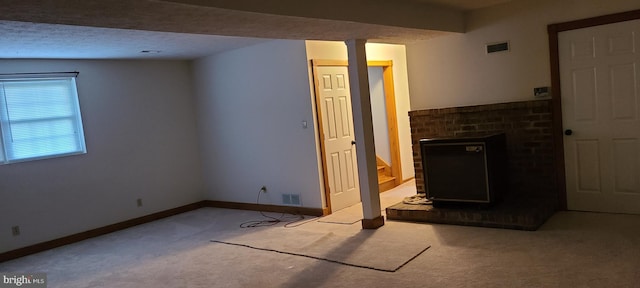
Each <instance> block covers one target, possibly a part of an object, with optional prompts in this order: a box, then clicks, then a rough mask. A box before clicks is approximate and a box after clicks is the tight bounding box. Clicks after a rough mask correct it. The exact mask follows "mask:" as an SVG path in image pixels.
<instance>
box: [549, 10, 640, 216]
mask: <svg viewBox="0 0 640 288" xmlns="http://www.w3.org/2000/svg"><path fill="white" fill-rule="evenodd" d="M637 19H640V10H632V11H628V12H622V13H616V14H609V15H603V16H598V17H592V18H586V19H581V20H575V21H569V22H562V23H556V24H550V25H548V26H547V32H548V33H549V60H550V64H551V65H550V66H551V97H552V98H551V99H552V107H553V108H552V109H553V110H552V132H553V147H554V150H555V166H556V167H555V169H556V171H555V172H556V173H555V175H556V185H557V187H556V189H557V191H558V206H559V207H558V208H560V209H562V210H567V179H566V174H565V159H564V133H563V130H564V127H562V100H561V98H562V97H561V96H562V93H561V89H560V53H559V50H558V34H559V33H560V32H564V31H569V30H576V29H581V28H589V27H594V26H600V25H607V24H613V23H618V22H624V21H630V20H637Z"/></svg>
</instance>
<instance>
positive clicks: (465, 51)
mask: <svg viewBox="0 0 640 288" xmlns="http://www.w3.org/2000/svg"><path fill="white" fill-rule="evenodd" d="M634 9H640V1H628V0H610V1H601V0H520V1H511V2H507V3H505V4H501V5H497V6H493V7H489V8H485V9H480V10H475V11H471V12H469V13H468V19H467V32H466V33H464V34H451V35H448V36H441V37H437V38H433V39H430V40H426V41H421V42H416V43H412V44H408V45H407V58H408V60H409V62H408V63H409V66H408V71H409V75H411V78H410V79H409V87H410V89H411V110H420V109H429V108H444V107H456V106H468V105H480V104H491V103H503V102H512V101H526V100H533V99H534V97H533V88H534V87H539V86H550V85H551V76H550V68H549V66H550V65H549V48H548V45H549V44H548V35H547V25H548V24H553V23H559V22H566V21H571V20H578V19H583V18H589V17H595V16H600V15H604V14H611V13H617V12H623V11H629V10H634ZM501 41H509V43H510V45H511V51H510V52H500V53H494V54H486V53H485V45H486V44H488V43H494V42H501Z"/></svg>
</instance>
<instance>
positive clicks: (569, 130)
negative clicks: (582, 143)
mask: <svg viewBox="0 0 640 288" xmlns="http://www.w3.org/2000/svg"><path fill="white" fill-rule="evenodd" d="M572 134H573V130H571V129H567V130H564V135H567V136H571V135H572Z"/></svg>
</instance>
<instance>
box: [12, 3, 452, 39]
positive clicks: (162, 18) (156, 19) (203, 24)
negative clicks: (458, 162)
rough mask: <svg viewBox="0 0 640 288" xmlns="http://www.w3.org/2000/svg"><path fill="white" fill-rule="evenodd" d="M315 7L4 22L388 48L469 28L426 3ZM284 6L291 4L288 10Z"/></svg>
mask: <svg viewBox="0 0 640 288" xmlns="http://www.w3.org/2000/svg"><path fill="white" fill-rule="evenodd" d="M236 2H237V4H234V3H236ZM263 2H264V3H263ZM312 2H316V1H300V0H271V1H266V0H265V1H250V0H234V1H215V0H213V1H204V0H203V1H199V0H171V1H167V0H111V1H96V0H84V1H82V0H3V3H2V7H1V10H2V13H0V20H9V21H21V22H34V23H49V24H66V25H76V26H89V27H103V28H120V29H134V30H147V31H162V32H177V33H191V34H208V35H223V36H243V37H258V38H276V39H277V38H280V39H317V40H346V39H370V40H380V41H381V42H388V43H407V42H410V41H414V40H424V39H428V38H432V37H434V36H436V35H439V33H444V32H441V31H453V32H461V31H462V30H463V26H464V25H463V14H462V12H459V11H456V10H452V9H447V8H438V7H436V6H429V5H426V4H424V5H423V4H415V3H414V4H410V3H409V2H406V3H405V2H404V1H381V0H367V1H365V0H325V1H323V2H322V3H312ZM391 2H393V5H392V4H390V3H391ZM261 3H262V4H261ZM274 3H279V5H278V6H275V5H273V4H274ZM284 3H286V4H289V5H281V4H284ZM296 3H298V4H297V6H295V5H294V4H296ZM299 3H304V6H301V4H299ZM385 3H386V4H385ZM407 3H409V4H407ZM269 4H270V5H271V6H269ZM243 5H246V6H243ZM324 5H327V6H326V7H325V6H324ZM218 6H221V7H218ZM281 6H282V7H281ZM321 6H322V7H321ZM327 7H342V10H341V11H339V12H336V11H331V10H330V9H328V8H327Z"/></svg>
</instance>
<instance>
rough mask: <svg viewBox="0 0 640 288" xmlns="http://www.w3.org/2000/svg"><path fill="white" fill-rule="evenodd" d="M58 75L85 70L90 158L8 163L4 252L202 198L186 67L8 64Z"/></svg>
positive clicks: (10, 68)
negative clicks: (16, 228)
mask: <svg viewBox="0 0 640 288" xmlns="http://www.w3.org/2000/svg"><path fill="white" fill-rule="evenodd" d="M55 71H78V72H80V74H79V76H78V78H77V85H78V94H79V100H80V107H81V113H82V119H83V124H84V131H85V139H86V145H87V151H88V152H87V154H84V155H78V156H68V157H62V158H54V159H47V160H39V161H31V162H22V163H15V164H9V165H0V199H2V200H1V201H0V252H4V251H9V250H13V249H17V248H20V247H23V246H28V245H32V244H36V243H39V242H44V241H47V240H51V239H55V238H60V237H63V236H67V235H70V234H74V233H79V232H83V231H86V230H90V229H93V228H97V227H102V226H106V225H109V224H113V223H117V222H120V221H124V220H128V219H132V218H135V217H139V216H143V215H147V214H151V213H154V212H158V211H162V210H167V209H171V208H174V207H178V206H181V205H186V204H191V203H194V202H197V201H200V200H202V187H203V185H202V177H201V175H202V174H201V170H200V167H201V166H200V162H199V155H198V145H197V143H198V142H197V135H196V127H195V116H194V98H193V95H192V89H191V80H190V77H191V71H190V65H189V63H188V62H184V61H106V60H105V61H100V60H96V61H88V60H0V73H24V72H55ZM137 198H141V199H142V201H143V206H142V207H137V205H136V199H137ZM15 225H19V226H20V230H21V235H20V236H17V237H14V236H12V235H11V229H10V228H11V227H12V226H15Z"/></svg>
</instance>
